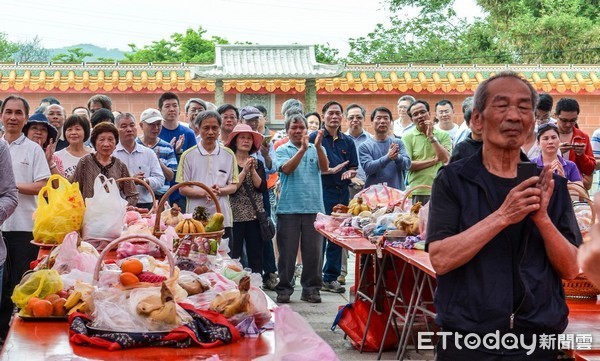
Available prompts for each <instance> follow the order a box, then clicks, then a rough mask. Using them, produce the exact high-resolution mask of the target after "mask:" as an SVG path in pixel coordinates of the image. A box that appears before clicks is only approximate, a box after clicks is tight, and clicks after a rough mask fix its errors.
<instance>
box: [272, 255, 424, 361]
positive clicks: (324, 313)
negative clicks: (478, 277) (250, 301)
mask: <svg viewBox="0 0 600 361" xmlns="http://www.w3.org/2000/svg"><path fill="white" fill-rule="evenodd" d="M348 269H349V270H352V272H351V273H350V274H349V275H348V276H347V277H346V280H347V283H346V286H345V287H346V293H342V294H335V293H330V292H321V299H322V303H320V304H312V303H308V302H304V301H301V300H300V294H301V292H302V288H301V287H300V285H299V284H297V285H296V290H295V292H294V294H293V295H292V298H291V303H290V304H289V305H290V307H292V309H294V311H296V312H298V313H300V314H301V315H302V316H303V317H304V318H305V319H306V320H307V321H308V323H310V325H311V326H312V328H313V329H314V330H315V332H316V333H317V334H318V335H319V336H321V337H322V338H323V339H324V340H325V341H326V342H327V343H328V344H329V345H330V346H331V347H332V348H333V350H334V351H335V352H336V354H337V355H338V357H339V358H340V360H343V361H346V360H376V359H377V353H376V352H375V353H371V352H365V353H362V354H361V353H359V352H358V351H357V350H355V349H354V348H353V347H352V345H351V344H350V342H349V341H348V340H345V339H344V332H343V331H342V330H341V329H339V328H337V329H336V330H335V331H334V332H332V331H331V330H330V328H331V324H332V323H333V319H334V318H335V316H336V314H337V311H338V307H339V306H341V305H345V304H347V303H348V302H349V293H348V290H349V289H350V287H351V286H352V285H353V282H352V280H354V255H353V254H350V258H349V259H348ZM265 292H266V293H267V294H268V295H269V296H270V297H271V298H272V299H273V300H275V298H276V296H277V294H276V293H275V292H273V291H268V290H266V291H265ZM395 356H396V352H395V351H393V352H392V351H390V352H385V353H384V354H383V356H382V360H393V359H395ZM405 359H406V360H433V354H432V353H416V352H415V351H410V352H409V353H408V354H407V355H406V357H405Z"/></svg>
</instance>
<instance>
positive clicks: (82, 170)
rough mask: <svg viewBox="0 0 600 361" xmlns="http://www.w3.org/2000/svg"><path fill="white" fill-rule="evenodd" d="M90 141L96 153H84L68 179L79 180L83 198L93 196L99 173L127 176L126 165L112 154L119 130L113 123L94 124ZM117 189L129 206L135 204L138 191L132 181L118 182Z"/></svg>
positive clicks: (111, 176) (117, 176)
mask: <svg viewBox="0 0 600 361" xmlns="http://www.w3.org/2000/svg"><path fill="white" fill-rule="evenodd" d="M91 143H92V145H93V146H94V149H95V150H96V153H90V154H88V155H84V156H83V157H82V158H81V159H80V160H79V163H77V168H76V169H75V173H73V175H72V176H71V177H70V179H69V180H70V181H71V182H79V189H80V190H81V194H82V195H83V197H84V198H91V197H93V196H94V181H95V180H96V177H97V176H98V175H99V174H103V175H104V176H106V177H107V178H114V179H119V178H125V177H129V170H128V169H127V166H126V165H125V164H124V163H123V162H121V161H120V160H118V159H117V158H115V157H113V155H112V154H113V152H114V151H115V148H116V147H117V143H119V131H118V130H117V127H115V126H114V124H112V123H108V122H102V123H100V124H98V125H96V126H95V127H94V129H93V130H92V136H91ZM119 189H120V190H121V192H123V194H125V199H126V200H127V203H128V204H129V206H135V205H136V204H137V201H138V192H137V190H136V188H135V184H133V182H131V181H128V182H123V183H119Z"/></svg>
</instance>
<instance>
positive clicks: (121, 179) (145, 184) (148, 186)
mask: <svg viewBox="0 0 600 361" xmlns="http://www.w3.org/2000/svg"><path fill="white" fill-rule="evenodd" d="M126 181H132V182H134V183H136V184H139V185H141V186H143V187H144V188H146V189H147V190H148V192H149V193H150V196H152V208H151V209H150V210H149V211H148V213H144V214H142V217H146V218H148V217H150V216H151V215H152V214H153V213H154V212H156V197H155V196H154V191H153V190H152V188H150V185H148V183H146V182H144V181H143V180H141V179H139V178H134V177H124V178H119V179H117V180H116V181H115V182H117V183H119V182H126Z"/></svg>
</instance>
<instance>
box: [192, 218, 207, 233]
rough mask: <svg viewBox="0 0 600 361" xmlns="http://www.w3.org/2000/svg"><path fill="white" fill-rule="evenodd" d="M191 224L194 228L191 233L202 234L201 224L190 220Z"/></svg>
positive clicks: (202, 227) (202, 226)
mask: <svg viewBox="0 0 600 361" xmlns="http://www.w3.org/2000/svg"><path fill="white" fill-rule="evenodd" d="M191 221H192V224H193V225H194V226H195V227H196V230H195V231H194V232H193V233H204V225H203V224H202V222H200V221H197V220H195V219H192V220H191Z"/></svg>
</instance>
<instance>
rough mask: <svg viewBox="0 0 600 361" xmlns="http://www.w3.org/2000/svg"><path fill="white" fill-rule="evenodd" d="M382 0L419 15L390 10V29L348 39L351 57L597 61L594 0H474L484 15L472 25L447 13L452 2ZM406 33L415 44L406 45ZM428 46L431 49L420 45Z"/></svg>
mask: <svg viewBox="0 0 600 361" xmlns="http://www.w3.org/2000/svg"><path fill="white" fill-rule="evenodd" d="M384 1H385V3H386V4H387V5H388V9H389V10H390V11H391V12H392V13H394V12H396V11H398V10H400V9H402V8H404V7H406V6H412V7H417V8H419V9H420V15H419V18H418V19H413V20H404V21H403V20H399V18H400V17H397V16H395V14H392V17H391V22H392V25H391V26H390V27H385V26H383V25H381V24H379V25H377V27H376V29H375V30H374V31H373V32H371V33H369V34H368V35H367V36H366V37H362V38H358V39H350V46H351V52H350V55H351V59H353V60H354V61H356V59H361V58H367V59H369V58H371V59H375V61H385V60H382V57H383V55H384V54H383V51H381V49H387V50H388V51H394V50H395V51H396V52H394V53H391V54H392V55H391V56H389V58H390V59H391V61H415V62H416V61H418V60H421V59H424V60H426V61H431V60H433V61H435V62H453V63H495V62H516V63H590V64H595V63H598V62H599V61H600V38H599V37H598V36H597V34H599V33H600V24H598V19H599V18H600V1H598V0H568V1H567V0H514V1H498V0H477V1H476V2H477V4H478V5H479V6H480V7H481V9H482V10H483V11H484V12H485V14H486V15H485V17H484V18H483V19H478V20H476V21H475V22H472V23H467V22H466V21H465V20H464V19H460V18H458V17H456V15H455V14H453V11H452V10H451V9H452V5H454V2H455V0H384ZM444 20H447V21H444ZM448 22H449V23H451V24H459V25H458V26H454V27H452V26H449V27H448V28H447V30H446V31H445V32H444V29H443V28H444V25H443V24H445V23H448ZM411 23H416V24H411ZM421 24H425V25H426V26H427V27H426V28H423V27H422V26H421ZM440 25H441V26H440ZM405 32H408V35H406V34H405ZM407 37H408V38H409V39H408V43H405V44H394V42H406V41H407ZM411 37H412V38H414V39H416V40H417V43H414V42H413V43H410V38H411ZM436 46H437V47H438V48H437V49H436V48H435V47H436ZM431 47H434V48H433V49H430V50H428V49H424V48H431ZM454 59H459V61H454Z"/></svg>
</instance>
